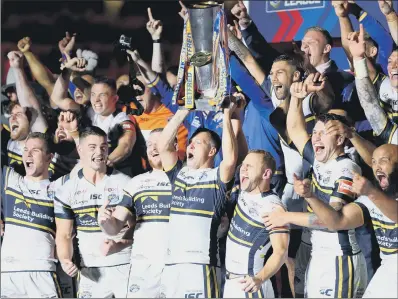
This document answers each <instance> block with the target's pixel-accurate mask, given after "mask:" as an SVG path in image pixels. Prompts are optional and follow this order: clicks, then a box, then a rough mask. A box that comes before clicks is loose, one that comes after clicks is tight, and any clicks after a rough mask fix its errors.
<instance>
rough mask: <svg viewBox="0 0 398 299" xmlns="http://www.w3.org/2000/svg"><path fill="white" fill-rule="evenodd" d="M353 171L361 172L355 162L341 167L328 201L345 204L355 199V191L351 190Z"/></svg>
mask: <svg viewBox="0 0 398 299" xmlns="http://www.w3.org/2000/svg"><path fill="white" fill-rule="evenodd" d="M353 172H356V173H359V174H361V169H360V167H359V166H357V165H356V164H353V165H352V166H351V167H345V168H343V169H342V175H341V176H340V177H339V178H338V179H337V180H336V181H335V182H334V188H333V192H332V195H331V196H330V203H333V202H342V203H343V204H347V203H350V202H353V201H354V200H355V193H354V192H353V190H352V184H353V181H352V179H353V176H354V174H353Z"/></svg>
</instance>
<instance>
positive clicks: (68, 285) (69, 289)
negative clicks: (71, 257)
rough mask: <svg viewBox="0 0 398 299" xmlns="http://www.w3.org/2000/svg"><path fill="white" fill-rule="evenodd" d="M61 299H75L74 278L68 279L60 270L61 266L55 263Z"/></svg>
mask: <svg viewBox="0 0 398 299" xmlns="http://www.w3.org/2000/svg"><path fill="white" fill-rule="evenodd" d="M56 273H57V277H58V282H59V286H60V287H61V292H62V298H76V277H70V276H69V275H68V274H66V273H65V272H64V270H62V267H61V264H60V263H57V269H56Z"/></svg>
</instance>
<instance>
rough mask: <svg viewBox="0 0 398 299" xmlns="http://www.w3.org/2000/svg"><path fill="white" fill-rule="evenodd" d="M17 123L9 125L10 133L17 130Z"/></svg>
mask: <svg viewBox="0 0 398 299" xmlns="http://www.w3.org/2000/svg"><path fill="white" fill-rule="evenodd" d="M18 129H19V125H18V124H12V125H11V133H16V132H18Z"/></svg>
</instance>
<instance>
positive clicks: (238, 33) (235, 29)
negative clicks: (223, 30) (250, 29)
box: [227, 20, 242, 40]
mask: <svg viewBox="0 0 398 299" xmlns="http://www.w3.org/2000/svg"><path fill="white" fill-rule="evenodd" d="M227 27H228V29H229V30H230V31H231V32H232V33H233V35H235V36H236V38H237V39H239V40H242V31H240V28H239V24H238V22H237V21H236V20H234V26H232V25H230V24H228V25H227Z"/></svg>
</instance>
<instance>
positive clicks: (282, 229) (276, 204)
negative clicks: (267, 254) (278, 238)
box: [268, 195, 290, 235]
mask: <svg viewBox="0 0 398 299" xmlns="http://www.w3.org/2000/svg"><path fill="white" fill-rule="evenodd" d="M275 197H276V195H275ZM275 209H279V210H280V209H283V210H284V211H285V212H286V207H285V206H284V205H283V204H282V202H280V200H279V198H278V200H277V201H276V200H275V201H273V202H271V203H270V210H271V212H272V211H273V210H275ZM289 232H290V230H289V225H285V226H277V227H274V228H273V229H271V230H270V231H269V232H268V234H269V235H272V234H288V233H289Z"/></svg>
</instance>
